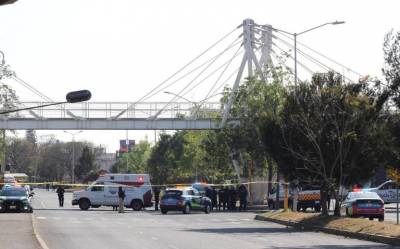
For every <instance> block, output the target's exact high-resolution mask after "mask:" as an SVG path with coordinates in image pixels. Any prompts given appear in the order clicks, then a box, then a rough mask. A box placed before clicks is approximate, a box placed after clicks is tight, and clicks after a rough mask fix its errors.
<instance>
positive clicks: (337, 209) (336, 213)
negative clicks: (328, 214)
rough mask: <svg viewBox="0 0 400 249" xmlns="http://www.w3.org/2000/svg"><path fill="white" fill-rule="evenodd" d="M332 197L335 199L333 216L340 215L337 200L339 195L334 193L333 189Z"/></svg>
mask: <svg viewBox="0 0 400 249" xmlns="http://www.w3.org/2000/svg"><path fill="white" fill-rule="evenodd" d="M332 193H333V197H334V199H335V209H334V212H333V215H334V216H337V217H340V200H339V195H338V194H337V193H336V191H335V190H333V191H332Z"/></svg>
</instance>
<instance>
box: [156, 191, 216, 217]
mask: <svg viewBox="0 0 400 249" xmlns="http://www.w3.org/2000/svg"><path fill="white" fill-rule="evenodd" d="M211 205H212V204H211V199H210V198H208V197H205V196H204V195H201V194H200V193H199V191H198V190H197V189H195V188H191V187H188V188H183V189H181V188H171V189H167V190H165V191H164V193H163V194H162V197H161V201H160V209H161V213H162V214H167V213H168V211H182V212H183V213H184V214H189V213H190V212H191V211H192V210H197V211H203V212H204V213H206V214H208V213H210V212H211Z"/></svg>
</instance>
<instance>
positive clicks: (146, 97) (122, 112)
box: [113, 26, 240, 119]
mask: <svg viewBox="0 0 400 249" xmlns="http://www.w3.org/2000/svg"><path fill="white" fill-rule="evenodd" d="M239 28H240V26H238V27H236V28H235V29H233V30H232V31H230V32H228V33H227V34H225V35H224V36H223V37H222V38H220V39H219V40H218V41H216V42H215V43H213V44H212V45H211V46H210V47H208V48H207V49H206V50H204V51H203V52H201V53H200V54H199V55H198V56H196V57H195V58H193V59H192V60H190V61H189V62H188V63H187V64H185V65H184V66H183V67H181V68H180V69H178V70H177V71H176V72H175V73H173V74H172V75H171V76H169V77H168V78H167V79H165V80H164V81H162V82H161V83H159V84H158V85H157V86H155V87H154V88H153V89H151V90H150V91H149V92H147V93H146V94H145V95H143V96H142V97H141V98H139V99H138V100H137V101H135V102H134V103H133V105H132V106H130V107H128V109H130V108H132V107H133V106H134V105H135V104H137V103H140V102H142V101H144V100H146V99H148V98H149V95H151V94H152V93H153V92H154V91H156V90H157V89H159V88H160V87H162V86H163V85H164V84H166V83H167V82H168V81H169V80H171V79H172V78H174V77H175V76H177V75H178V74H179V73H181V72H182V71H183V70H185V69H186V68H187V67H188V66H190V65H191V64H192V63H193V62H195V61H196V60H198V59H199V58H200V57H202V56H203V55H204V54H206V53H207V52H209V51H210V50H211V49H213V48H214V47H216V46H217V45H218V44H220V43H221V42H222V41H224V40H225V39H226V38H227V37H229V36H230V35H231V34H233V33H234V32H235V31H236V30H237V29H239ZM161 91H162V90H161ZM152 96H154V95H152ZM128 109H126V110H123V111H121V112H120V113H119V114H117V115H116V116H115V117H113V119H117V118H120V117H121V116H122V115H123V114H124V113H125V112H126V111H127V110H128Z"/></svg>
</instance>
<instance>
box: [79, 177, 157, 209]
mask: <svg viewBox="0 0 400 249" xmlns="http://www.w3.org/2000/svg"><path fill="white" fill-rule="evenodd" d="M120 186H122V189H123V191H125V199H124V206H125V207H131V208H132V209H133V210H135V211H139V210H141V209H142V208H143V207H151V206H152V205H153V202H152V189H151V184H150V176H149V175H148V174H106V175H103V176H100V177H99V178H98V179H97V180H96V181H95V182H94V183H93V184H92V185H90V186H89V187H88V188H86V189H85V190H80V191H74V193H73V197H72V205H79V208H80V209H81V210H88V209H89V208H90V207H94V208H97V207H100V206H114V207H116V206H118V204H119V198H118V188H119V187H120Z"/></svg>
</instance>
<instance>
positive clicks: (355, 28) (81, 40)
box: [0, 0, 400, 152]
mask: <svg viewBox="0 0 400 249" xmlns="http://www.w3.org/2000/svg"><path fill="white" fill-rule="evenodd" d="M399 9H400V2H399V1H395V0H393V1H388V0H387V1H384V0H380V1H366V0H364V1H355V0H354V1H350V0H334V1H328V0H325V1H320V0H317V1H299V0H293V1H289V0H279V1H267V0H262V1H255V0H246V1H236V0H213V1H211V0H202V1H189V0H181V1H178V0H169V1H165V0H164V1H162V0H159V1H155V0H147V1H132V0H113V1H109V0H35V1H32V0H19V1H18V2H17V3H15V4H13V5H6V6H2V7H0V50H1V51H3V52H4V53H5V54H6V57H5V59H6V62H7V64H9V65H10V66H11V67H12V69H13V70H14V71H15V72H16V73H17V75H18V76H19V77H20V78H22V79H24V80H25V81H27V82H28V83H30V84H31V85H33V86H35V87H36V88H37V89H39V90H41V91H42V92H43V93H44V94H46V95H47V96H49V97H51V98H52V99H54V100H63V99H64V97H65V93H66V92H68V91H71V90H77V89H90V90H91V92H92V95H93V98H92V101H135V100H137V99H138V98H139V97H141V96H142V95H144V94H145V93H146V92H147V91H148V90H150V89H151V87H152V86H155V85H156V84H158V83H160V82H161V81H163V80H164V79H166V78H167V77H168V76H169V75H171V74H172V73H173V72H175V71H176V70H177V69H179V68H180V67H181V66H183V65H184V64H185V63H187V62H188V61H189V60H190V59H192V58H193V57H195V56H196V55H198V54H199V53H200V52H201V51H202V50H204V49H205V48H207V47H208V46H209V45H210V44H212V43H213V42H214V41H216V40H217V39H219V38H220V37H221V36H223V35H224V34H226V33H228V32H229V31H231V30H233V29H234V28H235V27H237V26H238V25H239V24H241V22H242V20H243V19H245V18H252V19H254V20H255V22H256V23H259V24H271V25H273V26H274V27H276V28H280V29H284V30H287V31H290V32H301V31H303V30H305V29H308V28H310V27H313V26H316V25H319V24H322V23H325V22H330V21H334V20H343V21H346V24H343V25H338V26H326V27H324V28H321V29H318V30H315V31H312V32H310V33H307V34H304V35H302V36H299V41H301V42H303V43H305V44H307V45H309V46H311V47H313V48H314V49H317V50H318V51H320V52H323V53H324V54H326V55H328V56H329V57H332V58H333V59H335V60H337V61H339V62H341V63H343V64H344V65H346V66H348V67H350V68H352V69H354V70H356V71H357V72H360V73H361V74H370V75H374V76H378V77H381V73H380V71H381V68H382V64H383V60H382V57H383V56H382V43H383V38H384V35H385V34H386V33H387V32H388V31H390V30H391V29H394V30H400V17H399V15H398V11H399ZM231 84H232V83H231ZM12 86H13V85H12ZM15 88H16V89H17V90H18V92H17V93H18V94H19V95H20V96H21V98H22V100H39V99H38V98H37V97H35V96H33V95H32V94H28V92H27V91H25V90H23V89H19V88H18V86H15ZM199 91H200V90H199ZM188 97H189V98H193V99H195V97H196V92H194V93H192V95H189V96H188ZM30 98H31V99H30ZM157 98H158V99H153V100H165V98H166V97H165V96H158V97H157ZM38 133H39V134H50V133H54V134H56V135H57V137H58V138H60V139H62V140H69V139H70V136H69V135H67V134H65V133H63V132H38ZM125 134H126V133H125V131H111V132H109V131H107V132H101V133H100V132H95V131H84V132H83V133H81V134H79V135H78V136H77V139H78V140H89V141H92V142H94V143H95V144H103V145H106V146H107V148H108V150H109V151H110V152H112V151H115V150H116V149H117V148H118V140H119V139H123V138H125V136H126V135H125ZM146 134H147V135H148V136H149V138H150V140H153V136H154V135H153V132H140V131H130V132H129V138H130V139H136V140H140V139H143V138H144V137H145V135H146Z"/></svg>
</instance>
